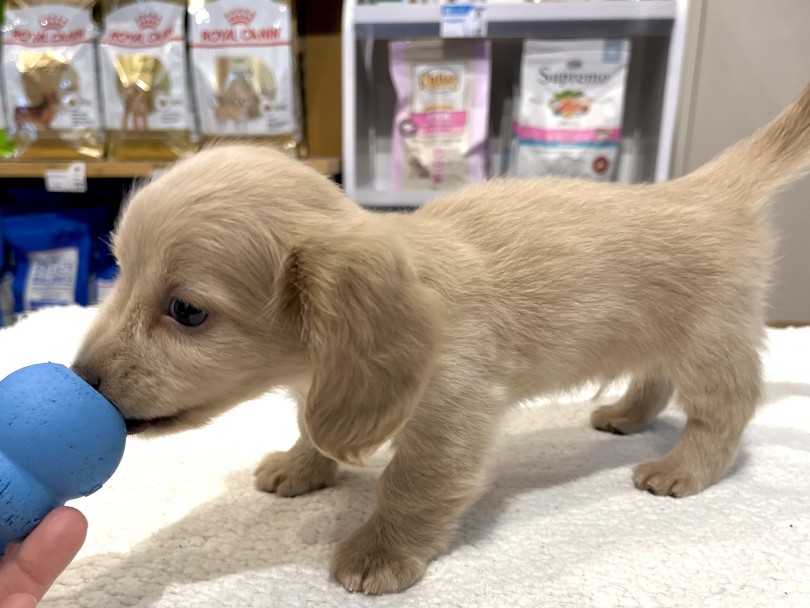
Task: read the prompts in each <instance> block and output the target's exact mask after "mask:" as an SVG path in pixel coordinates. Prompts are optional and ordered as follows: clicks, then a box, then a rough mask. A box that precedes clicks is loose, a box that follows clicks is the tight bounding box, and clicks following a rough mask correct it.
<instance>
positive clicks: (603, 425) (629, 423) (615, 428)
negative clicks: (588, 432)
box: [591, 403, 647, 435]
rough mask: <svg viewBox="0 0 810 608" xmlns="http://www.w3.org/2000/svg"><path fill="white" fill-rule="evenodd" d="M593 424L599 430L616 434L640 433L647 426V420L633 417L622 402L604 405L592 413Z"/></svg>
mask: <svg viewBox="0 0 810 608" xmlns="http://www.w3.org/2000/svg"><path fill="white" fill-rule="evenodd" d="M591 426H593V428H595V429H596V430H598V431H605V432H607V433H614V434H616V435H632V434H634V433H640V432H641V431H643V430H644V429H645V428H646V426H647V421H646V420H644V419H639V418H638V417H633V416H632V415H630V413H629V412H628V411H627V408H626V407H624V404H622V403H616V404H613V405H603V406H602V407H599V408H597V409H595V410H594V411H593V413H592V414H591Z"/></svg>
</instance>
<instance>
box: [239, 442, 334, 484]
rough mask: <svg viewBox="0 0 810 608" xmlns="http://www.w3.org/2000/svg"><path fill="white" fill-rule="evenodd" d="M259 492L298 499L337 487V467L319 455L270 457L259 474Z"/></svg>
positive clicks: (277, 454)
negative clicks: (314, 491) (302, 495)
mask: <svg viewBox="0 0 810 608" xmlns="http://www.w3.org/2000/svg"><path fill="white" fill-rule="evenodd" d="M254 475H255V485H256V488H257V489H259V490H262V491H263V492H275V493H276V494H278V495H279V496H298V495H299V494H306V493H307V492H312V491H313V490H320V489H321V488H326V487H329V486H333V485H335V477H336V475H337V463H336V462H335V461H333V460H330V459H329V458H327V457H326V456H323V455H322V454H320V453H318V452H311V453H305V452H302V451H301V450H297V449H296V448H295V447H294V448H293V449H292V450H290V451H289V452H273V453H272V454H268V455H267V456H266V457H265V458H264V460H262V462H261V464H260V465H259V466H258V468H257V469H256V472H255V474H254Z"/></svg>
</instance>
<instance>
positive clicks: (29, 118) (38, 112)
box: [14, 91, 60, 130]
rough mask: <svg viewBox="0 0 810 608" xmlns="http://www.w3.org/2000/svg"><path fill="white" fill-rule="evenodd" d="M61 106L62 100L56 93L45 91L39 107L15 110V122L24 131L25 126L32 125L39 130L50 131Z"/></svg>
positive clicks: (23, 107)
mask: <svg viewBox="0 0 810 608" xmlns="http://www.w3.org/2000/svg"><path fill="white" fill-rule="evenodd" d="M59 105H60V100H59V96H58V95H57V94H56V91H44V92H43V93H42V101H41V102H40V103H38V104H37V105H34V106H17V107H16V108H14V122H15V124H16V125H17V128H18V129H22V128H23V125H30V126H32V127H34V128H35V129H37V130H39V129H50V128H51V122H53V119H54V118H55V117H56V113H57V111H58V110H59Z"/></svg>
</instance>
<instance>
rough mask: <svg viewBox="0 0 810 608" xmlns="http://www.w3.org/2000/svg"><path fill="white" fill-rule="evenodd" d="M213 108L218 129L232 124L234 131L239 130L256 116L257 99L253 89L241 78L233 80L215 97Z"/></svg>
mask: <svg viewBox="0 0 810 608" xmlns="http://www.w3.org/2000/svg"><path fill="white" fill-rule="evenodd" d="M216 100H217V102H216V104H217V105H215V106H213V111H214V119H215V120H216V123H217V128H218V129H220V130H221V129H223V128H225V127H227V125H228V123H229V122H232V123H233V126H234V129H236V130H239V129H241V128H242V127H243V126H244V125H245V124H246V123H247V122H248V120H249V119H250V118H251V115H255V114H256V108H257V106H258V103H259V97H258V95H256V92H255V91H254V90H253V87H252V86H251V85H250V83H249V82H248V81H246V80H245V78H243V77H237V78H234V80H233V81H232V82H231V84H230V85H229V86H228V88H227V89H226V90H225V92H224V93H223V94H222V95H219V96H217V98H216Z"/></svg>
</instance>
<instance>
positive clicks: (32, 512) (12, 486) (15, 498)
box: [0, 454, 59, 556]
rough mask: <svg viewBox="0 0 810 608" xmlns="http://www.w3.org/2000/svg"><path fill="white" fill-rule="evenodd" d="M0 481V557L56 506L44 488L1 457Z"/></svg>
mask: <svg viewBox="0 0 810 608" xmlns="http://www.w3.org/2000/svg"><path fill="white" fill-rule="evenodd" d="M0 479H2V480H3V487H2V488H0V496H2V500H3V516H2V517H3V519H2V535H0V556H2V555H5V553H6V549H7V548H8V546H9V545H10V544H11V543H17V542H20V541H21V540H23V539H24V538H25V537H26V536H28V535H29V534H30V533H31V531H32V530H33V529H34V528H35V527H36V526H37V525H38V524H39V522H40V521H42V519H43V518H44V517H45V515H47V514H48V513H49V512H50V511H51V510H53V509H55V508H56V507H58V506H59V505H58V504H57V503H54V499H53V497H51V495H50V494H49V493H48V491H47V490H45V488H43V487H42V485H41V484H40V483H39V482H38V481H37V480H36V479H34V478H33V477H31V476H30V475H29V474H28V473H26V472H25V471H24V470H23V469H20V468H19V467H18V466H16V465H15V464H14V463H13V462H11V461H10V460H8V459H7V458H6V457H4V456H3V455H2V454H0Z"/></svg>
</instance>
